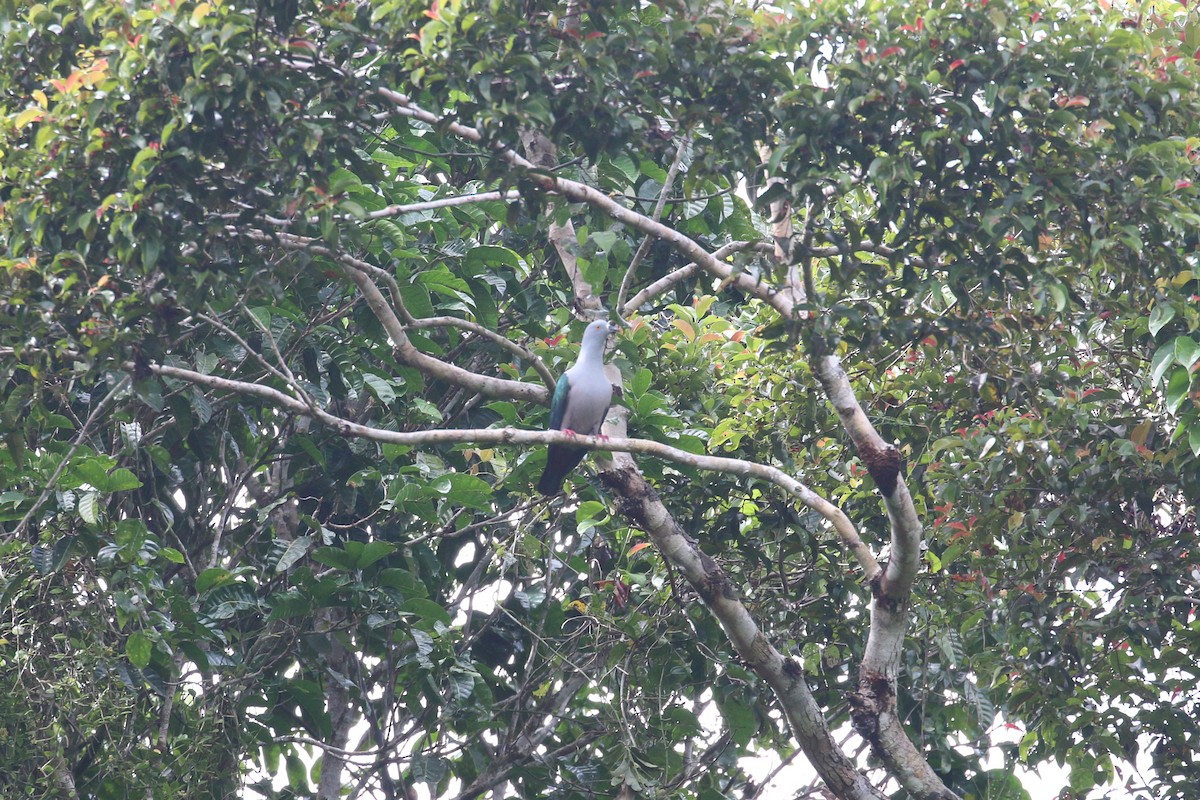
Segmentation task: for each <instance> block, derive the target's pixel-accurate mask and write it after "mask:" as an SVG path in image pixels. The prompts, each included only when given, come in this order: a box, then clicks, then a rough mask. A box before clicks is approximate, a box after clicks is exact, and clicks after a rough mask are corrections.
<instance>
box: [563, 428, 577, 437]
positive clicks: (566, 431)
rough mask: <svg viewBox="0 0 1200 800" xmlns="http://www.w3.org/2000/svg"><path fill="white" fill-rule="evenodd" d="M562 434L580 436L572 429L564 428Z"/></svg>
mask: <svg viewBox="0 0 1200 800" xmlns="http://www.w3.org/2000/svg"><path fill="white" fill-rule="evenodd" d="M562 432H563V433H564V434H565V435H567V436H578V435H579V434H578V433H576V432H575V431H573V430H571V429H570V428H563V429H562Z"/></svg>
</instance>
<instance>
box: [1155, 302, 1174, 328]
mask: <svg viewBox="0 0 1200 800" xmlns="http://www.w3.org/2000/svg"><path fill="white" fill-rule="evenodd" d="M1173 319H1175V306H1173V305H1170V304H1169V303H1159V304H1158V305H1156V306H1155V307H1154V310H1153V311H1151V312H1150V335H1151V336H1157V335H1158V332H1159V331H1161V330H1162V329H1163V328H1164V327H1166V325H1167V323H1169V322H1170V321H1171V320H1173Z"/></svg>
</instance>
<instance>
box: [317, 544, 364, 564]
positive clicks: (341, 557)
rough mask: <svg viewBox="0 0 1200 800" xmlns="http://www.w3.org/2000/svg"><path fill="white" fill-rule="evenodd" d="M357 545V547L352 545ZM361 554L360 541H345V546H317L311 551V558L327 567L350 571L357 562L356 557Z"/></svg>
mask: <svg viewBox="0 0 1200 800" xmlns="http://www.w3.org/2000/svg"><path fill="white" fill-rule="evenodd" d="M352 545H357V547H352ZM360 555H362V543H360V542H346V546H345V548H342V547H319V548H317V549H316V550H314V551H313V554H312V557H313V560H314V561H316V562H318V563H321V564H324V565H325V566H327V567H333V568H335V569H341V570H346V571H350V570H353V569H354V568H355V567H356V565H357V564H358V557H359V556H360Z"/></svg>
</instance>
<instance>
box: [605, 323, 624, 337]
mask: <svg viewBox="0 0 1200 800" xmlns="http://www.w3.org/2000/svg"><path fill="white" fill-rule="evenodd" d="M620 330H621V327H620V326H619V325H614V324H612V323H611V322H610V323H608V335H609V336H615V335H616V334H617V333H619V332H620Z"/></svg>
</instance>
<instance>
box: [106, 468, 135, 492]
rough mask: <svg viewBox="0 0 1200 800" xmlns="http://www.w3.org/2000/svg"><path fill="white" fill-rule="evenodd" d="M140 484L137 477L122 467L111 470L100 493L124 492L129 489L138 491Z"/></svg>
mask: <svg viewBox="0 0 1200 800" xmlns="http://www.w3.org/2000/svg"><path fill="white" fill-rule="evenodd" d="M141 487H142V482H141V481H140V480H138V477H137V476H136V475H134V474H133V473H132V472H130V471H129V470H127V469H125V468H124V467H122V468H120V469H116V470H113V471H112V472H111V473H109V475H108V481H107V484H106V485H105V487H104V489H103V490H102V491H106V492H125V491H129V490H130V489H140V488H141Z"/></svg>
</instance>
